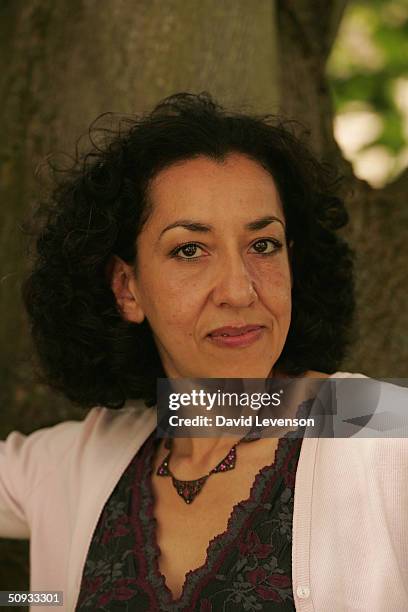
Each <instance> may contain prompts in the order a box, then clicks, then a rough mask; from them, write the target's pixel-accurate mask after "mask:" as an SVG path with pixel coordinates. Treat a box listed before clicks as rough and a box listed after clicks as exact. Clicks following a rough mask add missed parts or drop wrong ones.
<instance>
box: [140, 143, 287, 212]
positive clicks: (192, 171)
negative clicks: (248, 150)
mask: <svg viewBox="0 0 408 612" xmlns="http://www.w3.org/2000/svg"><path fill="white" fill-rule="evenodd" d="M149 199H150V201H151V204H152V216H153V217H166V218H167V217H169V216H173V215H175V214H176V215H179V214H183V215H185V214H186V213H187V214H195V215H198V214H200V215H201V216H202V215H205V214H206V213H210V214H217V215H222V214H223V213H224V214H227V215H231V213H233V214H234V216H235V215H238V216H242V217H245V218H247V217H248V216H253V215H255V216H259V215H262V214H278V213H279V214H280V215H281V216H282V218H283V210H282V205H281V202H280V198H279V194H278V190H277V187H276V185H275V181H274V179H273V177H272V176H271V174H270V173H269V172H268V171H267V170H265V169H264V168H263V167H262V166H261V164H260V163H259V162H256V161H254V160H252V159H250V158H248V157H246V156H245V155H243V154H239V153H234V154H231V155H229V156H228V157H226V158H225V160H224V161H222V162H219V161H215V160H213V159H210V158H208V157H204V156H200V157H197V158H195V159H188V160H184V161H182V162H177V163H175V164H172V165H171V166H169V167H168V168H165V169H164V170H162V171H161V172H159V173H158V174H157V175H156V177H155V178H154V179H153V180H152V182H151V184H150V188H149Z"/></svg>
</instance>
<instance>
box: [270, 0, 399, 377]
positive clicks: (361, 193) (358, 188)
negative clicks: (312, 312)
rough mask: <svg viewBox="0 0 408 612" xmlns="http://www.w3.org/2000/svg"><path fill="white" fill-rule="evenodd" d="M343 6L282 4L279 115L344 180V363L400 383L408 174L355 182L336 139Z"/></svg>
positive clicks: (322, 1) (299, 0)
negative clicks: (348, 309)
mask: <svg viewBox="0 0 408 612" xmlns="http://www.w3.org/2000/svg"><path fill="white" fill-rule="evenodd" d="M346 4H347V1H346V0H331V1H327V0H313V1H311V0H296V1H294V0H292V1H291V0H278V1H277V11H276V14H277V25H278V27H277V32H278V49H279V67H280V71H279V89H280V95H281V99H282V100H285V104H284V106H283V105H282V109H281V110H282V111H283V112H284V113H285V114H287V115H288V116H291V117H294V118H297V119H298V120H300V121H301V122H302V123H304V124H305V125H306V126H307V127H308V128H309V129H310V131H311V134H312V140H313V143H314V148H315V150H316V151H317V153H318V154H319V155H320V156H322V157H324V158H325V159H327V160H328V161H329V162H331V163H332V164H334V165H335V166H336V167H337V168H339V170H340V171H341V173H342V174H343V175H344V176H345V177H346V180H345V181H344V189H343V193H344V196H345V198H346V203H347V207H348V211H349V213H350V224H349V225H348V226H347V227H346V228H344V230H343V235H344V236H345V238H346V239H347V240H349V241H350V243H351V244H352V246H353V248H354V249H355V251H356V284H357V287H356V288H357V317H356V324H355V330H354V332H355V333H354V337H355V341H354V345H353V347H352V350H351V353H350V356H349V357H348V358H347V360H346V361H345V363H344V364H343V369H344V370H348V371H357V372H363V373H364V374H367V375H370V376H373V377H378V378H382V377H384V378H385V377H389V378H403V377H404V376H406V374H407V363H408V336H407V333H406V330H407V327H408V304H407V289H406V287H407V261H408V241H407V240H406V238H405V236H406V235H407V229H408V207H407V205H406V200H407V193H408V172H407V171H406V172H405V173H404V174H403V175H402V176H401V177H400V178H399V179H397V180H396V181H395V182H394V183H393V184H390V185H388V186H386V187H384V188H383V189H374V188H372V187H370V186H369V185H368V184H367V183H366V182H365V181H362V180H359V179H358V178H357V177H355V176H354V174H353V171H352V168H351V165H350V164H349V163H348V162H347V161H346V160H345V159H344V158H343V156H342V154H341V151H340V149H339V147H338V146H337V144H336V142H335V140H334V136H333V110H332V104H331V97H330V88H329V84H328V81H327V77H326V72H325V71H326V62H327V59H328V56H329V54H330V51H331V48H332V45H333V42H334V40H335V37H336V32H337V29H338V26H339V24H340V21H341V17H342V14H343V11H344V8H345V6H346Z"/></svg>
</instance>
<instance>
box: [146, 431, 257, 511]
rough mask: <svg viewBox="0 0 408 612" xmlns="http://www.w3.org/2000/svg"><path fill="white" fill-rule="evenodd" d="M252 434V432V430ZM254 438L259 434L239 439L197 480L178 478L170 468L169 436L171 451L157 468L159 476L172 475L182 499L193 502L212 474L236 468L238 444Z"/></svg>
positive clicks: (166, 445)
mask: <svg viewBox="0 0 408 612" xmlns="http://www.w3.org/2000/svg"><path fill="white" fill-rule="evenodd" d="M250 434H251V432H250ZM254 440H259V436H257V437H253V435H252V437H249V434H247V435H246V436H244V437H243V438H241V440H238V442H236V443H235V444H234V446H232V447H231V448H230V450H229V451H228V453H227V454H226V455H225V457H224V459H222V460H221V461H220V462H219V463H218V464H217V465H216V466H215V468H213V469H212V470H211V471H210V472H208V474H206V475H205V476H201V478H197V479H196V480H178V479H177V478H176V477H175V476H174V474H173V472H172V471H171V470H170V467H169V462H170V457H171V453H172V447H173V440H172V438H167V440H166V442H165V448H167V449H169V451H170V452H169V453H168V454H167V455H166V457H165V458H164V459H163V461H162V462H161V464H160V465H159V467H158V469H157V472H156V474H157V476H171V480H172V483H173V487H174V488H175V489H176V491H177V493H178V494H179V495H180V497H181V499H183V500H184V501H185V502H186V504H191V503H192V502H193V501H194V499H195V498H196V497H197V495H198V494H199V493H200V491H201V489H202V488H203V486H204V485H205V483H206V482H207V479H208V478H209V477H210V476H211V474H219V473H220V472H228V471H229V470H233V469H234V468H235V462H236V457H237V446H238V445H239V444H241V442H254Z"/></svg>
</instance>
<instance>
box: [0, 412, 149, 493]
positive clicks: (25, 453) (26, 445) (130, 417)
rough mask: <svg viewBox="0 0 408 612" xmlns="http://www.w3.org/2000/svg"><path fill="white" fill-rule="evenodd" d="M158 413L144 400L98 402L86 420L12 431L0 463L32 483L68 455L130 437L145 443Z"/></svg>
mask: <svg viewBox="0 0 408 612" xmlns="http://www.w3.org/2000/svg"><path fill="white" fill-rule="evenodd" d="M155 424H156V413H155V410H154V409H152V408H146V407H145V406H144V404H143V403H142V402H135V403H132V404H127V405H126V407H125V408H122V409H120V410H112V409H108V408H104V407H101V406H97V407H94V408H92V409H91V410H90V411H89V412H88V414H87V415H86V417H85V418H84V419H83V420H82V421H73V420H69V421H63V422H62V423H58V424H57V425H53V426H51V427H44V428H42V429H38V430H36V431H34V432H33V433H31V434H28V435H25V434H22V433H21V432H18V431H12V432H11V433H10V434H9V435H8V437H7V438H6V440H5V441H3V442H1V446H0V450H1V452H0V464H3V465H6V464H7V465H8V466H10V468H11V469H12V471H13V472H14V474H15V475H16V477H18V479H19V480H20V481H22V480H24V482H25V483H30V487H29V488H32V486H35V484H36V482H37V481H38V480H39V479H40V478H43V477H44V475H45V474H46V472H48V471H50V470H52V469H55V468H58V467H59V466H61V462H64V461H65V460H66V459H67V457H69V458H70V459H71V460H75V458H76V457H79V456H81V457H85V456H86V455H87V454H92V453H94V452H95V453H100V452H101V449H103V450H109V449H110V448H116V450H117V449H118V448H121V446H122V445H123V443H124V442H126V441H127V440H133V441H134V443H135V445H137V444H138V442H139V443H140V444H142V443H143V441H144V440H145V439H146V437H148V435H149V434H150V433H151V432H152V431H153V429H154V427H155Z"/></svg>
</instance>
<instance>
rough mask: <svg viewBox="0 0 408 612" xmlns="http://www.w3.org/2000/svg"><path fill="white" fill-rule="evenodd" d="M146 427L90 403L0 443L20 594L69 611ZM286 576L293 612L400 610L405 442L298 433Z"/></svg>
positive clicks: (406, 535)
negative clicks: (80, 415)
mask: <svg viewBox="0 0 408 612" xmlns="http://www.w3.org/2000/svg"><path fill="white" fill-rule="evenodd" d="M333 377H336V378H339V377H363V375H362V374H348V373H345V372H337V373H336V374H334V375H333ZM391 386H392V385H388V387H391ZM386 387H387V385H385V388H386ZM394 389H395V387H394ZM402 393H405V390H404V391H402ZM384 401H386V392H385V396H384ZM381 405H382V406H383V407H384V404H383V402H381ZM155 426H156V411H155V410H153V409H146V408H145V407H144V405H143V404H142V403H139V404H137V403H136V404H132V405H129V406H126V407H125V408H123V409H121V410H109V409H106V408H101V407H97V408H93V409H92V410H90V412H89V413H88V414H87V416H86V418H85V419H84V420H83V421H78V422H77V421H66V422H63V423H60V424H58V425H55V426H54V427H48V428H44V429H40V430H38V431H36V432H34V433H32V434H30V435H28V436H25V435H23V434H21V433H19V432H16V431H13V432H12V433H10V434H9V436H8V437H7V439H6V441H4V442H1V443H0V536H1V537H7V538H23V539H25V538H30V540H31V543H30V568H31V573H30V590H32V591H34V590H36V591H38V590H44V591H51V590H52V591H54V590H61V591H63V594H64V605H63V607H60V608H57V609H59V610H64V611H68V612H73V611H74V610H75V606H76V602H77V598H78V595H79V588H80V583H81V577H82V571H83V567H84V564H85V560H86V556H87V552H88V548H89V545H90V542H91V539H92V535H93V532H94V529H95V527H96V524H97V522H98V519H99V516H100V514H101V512H102V509H103V507H104V504H105V502H106V501H107V499H108V498H109V496H110V494H111V493H112V491H113V489H114V487H115V485H116V484H117V482H118V480H119V479H120V477H121V475H122V473H123V471H124V470H125V468H126V467H127V465H128V464H129V462H130V460H131V459H132V457H133V456H134V454H135V453H136V451H137V450H138V449H139V447H140V446H141V445H142V444H143V442H144V441H145V440H146V439H147V437H148V436H149V435H150V433H151V432H152V431H153V429H154V428H155ZM292 578H293V593H294V598H295V604H296V610H299V611H302V612H309V611H310V612H311V611H316V612H363V611H364V612H407V611H408V440H406V439H404V438H383V439H381V438H376V439H369V438H365V439H357V438H348V439H329V438H304V440H303V443H302V448H301V453H300V457H299V463H298V468H297V473H296V482H295V499H294V514H293V548H292ZM9 589H10V590H12V589H13V585H10V586H9ZM50 609H51V608H50V607H49V606H48V607H45V606H44V607H43V606H35V607H32V608H31V610H33V611H35V612H41V611H43V612H49V610H50Z"/></svg>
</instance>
